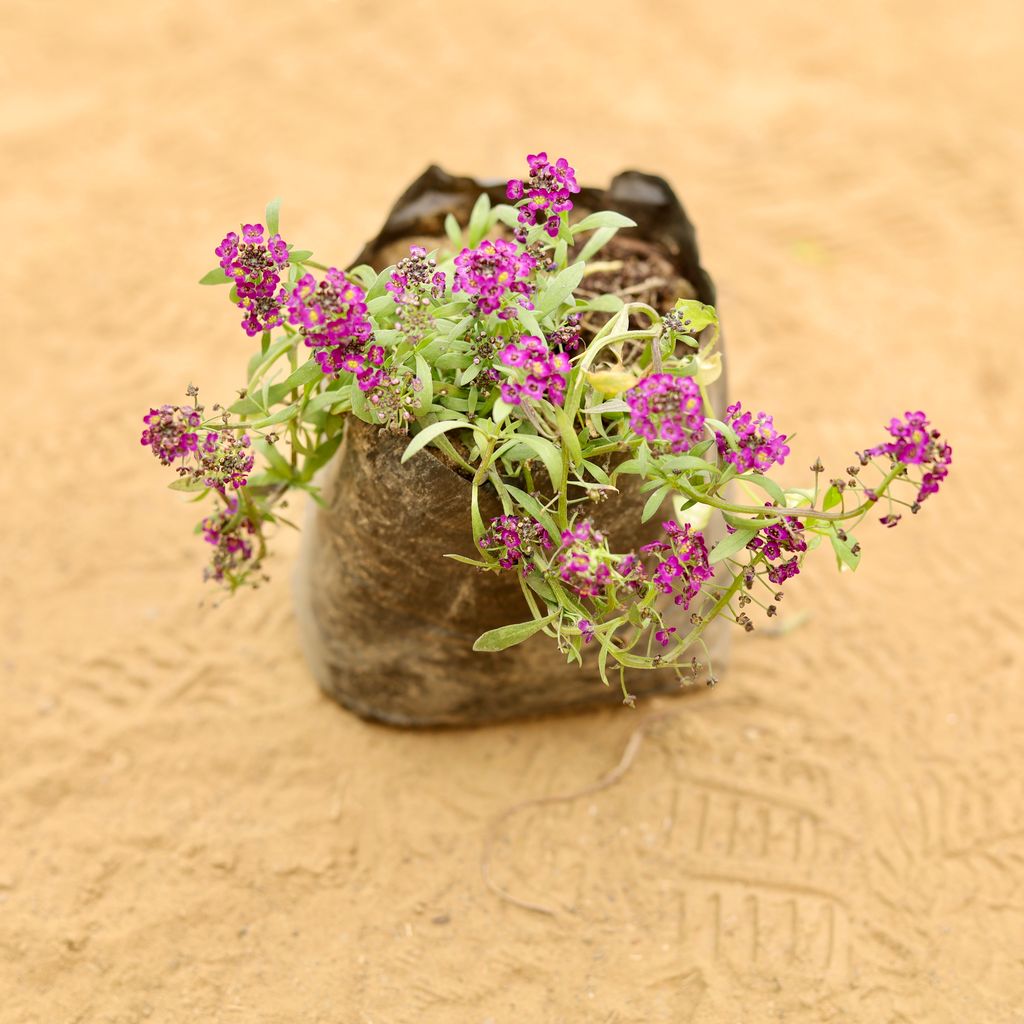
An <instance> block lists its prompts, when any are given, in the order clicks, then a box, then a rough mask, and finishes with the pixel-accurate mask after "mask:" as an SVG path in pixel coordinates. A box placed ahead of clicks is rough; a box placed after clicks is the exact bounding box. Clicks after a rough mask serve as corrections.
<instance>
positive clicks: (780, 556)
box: [747, 516, 807, 586]
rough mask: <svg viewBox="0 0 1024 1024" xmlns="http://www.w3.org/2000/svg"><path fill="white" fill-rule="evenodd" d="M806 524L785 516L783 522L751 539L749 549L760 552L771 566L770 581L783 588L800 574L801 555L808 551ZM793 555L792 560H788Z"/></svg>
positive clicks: (768, 527)
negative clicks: (784, 584)
mask: <svg viewBox="0 0 1024 1024" xmlns="http://www.w3.org/2000/svg"><path fill="white" fill-rule="evenodd" d="M803 530H804V524H803V523H801V522H800V520H799V519H797V518H796V517H795V516H783V517H782V522H780V523H775V524H774V525H772V526H766V527H764V528H763V529H762V530H760V531H759V533H758V536H756V537H753V538H751V540H750V542H749V543H748V544H747V547H748V548H749V549H750V550H751V551H757V552H760V553H761V555H763V556H764V559H765V561H766V562H768V563H774V564H770V565H769V569H768V579H770V580H771V581H772V583H774V584H776V585H777V586H781V585H782V584H783V583H785V582H786V580H788V579H792V577H794V576H796V575H797V574H798V573H799V572H800V559H799V557H798V556H799V555H800V554H802V553H803V552H805V551H806V550H807V541H805V540H804V538H803ZM787 554H791V555H792V556H793V557H792V558H788V559H787V558H786V557H785V556H786V555H787Z"/></svg>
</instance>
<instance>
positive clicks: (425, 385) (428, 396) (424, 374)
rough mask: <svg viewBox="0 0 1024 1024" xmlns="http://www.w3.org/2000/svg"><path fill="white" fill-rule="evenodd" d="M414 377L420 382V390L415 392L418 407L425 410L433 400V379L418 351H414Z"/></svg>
mask: <svg viewBox="0 0 1024 1024" xmlns="http://www.w3.org/2000/svg"><path fill="white" fill-rule="evenodd" d="M416 379H417V380H418V381H419V382H420V390H419V391H418V392H416V397H417V398H418V400H419V402H418V408H419V409H420V411H426V410H427V409H429V408H430V406H431V403H432V402H433V401H434V381H433V378H432V377H431V375H430V366H429V365H428V364H427V361H426V359H424V358H423V356H421V355H420V354H419V352H417V353H416Z"/></svg>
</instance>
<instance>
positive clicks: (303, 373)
mask: <svg viewBox="0 0 1024 1024" xmlns="http://www.w3.org/2000/svg"><path fill="white" fill-rule="evenodd" d="M323 375H324V371H323V370H321V369H320V364H319V363H318V362H317V361H316V360H315V359H307V360H306V362H304V363H303V364H302V365H301V366H300V367H298V368H297V369H295V370H293V371H292V372H291V373H290V374H289V375H288V376H287V377H285V379H284V383H283V384H280V385H278V386H279V387H280V388H281V389H282V390H283V391H286V392H287V391H291V390H293V389H295V388H301V387H303V386H304V385H306V384H311V383H312V382H313V381H315V380H321V379H322V378H323Z"/></svg>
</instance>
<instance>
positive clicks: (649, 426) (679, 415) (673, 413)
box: [625, 373, 704, 452]
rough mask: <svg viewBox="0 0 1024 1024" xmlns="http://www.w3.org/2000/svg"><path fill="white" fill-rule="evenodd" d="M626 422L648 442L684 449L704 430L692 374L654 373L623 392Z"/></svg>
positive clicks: (680, 450) (700, 406)
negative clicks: (626, 410)
mask: <svg viewBox="0 0 1024 1024" xmlns="http://www.w3.org/2000/svg"><path fill="white" fill-rule="evenodd" d="M625 399H626V404H627V405H628V406H629V425H630V426H631V427H632V428H633V430H634V431H635V432H636V433H637V434H639V435H640V436H641V437H645V438H647V440H648V441H665V442H667V443H668V445H669V448H670V449H671V451H673V452H684V451H686V450H687V449H688V448H689V447H690V446H691V445H692V444H693V443H694V442H695V441H696V439H697V437H698V435H699V434H700V432H701V431H702V430H703V429H704V411H703V399H702V398H701V394H700V387H699V386H698V385H697V382H696V381H695V380H694V379H693V378H692V377H676V376H674V375H673V374H670V373H653V374H651V375H650V376H649V377H645V378H644V379H643V380H642V381H640V383H639V384H637V385H636V386H635V387H632V388H630V389H629V391H627V392H626V394H625Z"/></svg>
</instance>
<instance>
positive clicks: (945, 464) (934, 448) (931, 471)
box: [862, 412, 953, 525]
mask: <svg viewBox="0 0 1024 1024" xmlns="http://www.w3.org/2000/svg"><path fill="white" fill-rule="evenodd" d="M887 429H888V431H889V434H890V435H891V437H892V441H889V442H886V443H885V444H880V445H876V446H875V447H874V448H869V449H868V450H867V451H866V452H865V453H864V455H865V456H870V455H888V456H889V457H890V458H891V459H892V460H893V461H894V462H902V463H903V464H904V465H907V466H922V467H927V469H925V471H924V474H923V476H922V477H921V486H920V490H919V491H918V494H917V502H918V504H920V503H921V502H922V501H924V499H925V498H927V497H928V495H929V494H935V493H936V492H937V491H938V489H939V484H941V483H942V481H943V480H945V479H946V477H947V476H948V475H949V466H950V463H951V462H952V461H953V449H952V448H951V447H950V446H949V445H948V444H947V443H946V442H944V441H943V440H942V435H941V434H940V433H939V431H937V430H932V429H931V424H930V423H929V421H928V418H927V417H926V416H925V414H924V413H923V412H907V413H906V414H905V415H904V417H903V419H902V420H900V419H896V418H895V417H894V418H893V419H892V420H891V421H890V423H889V426H888V428H887ZM862 461H863V459H862ZM886 525H895V523H887V524H886Z"/></svg>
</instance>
